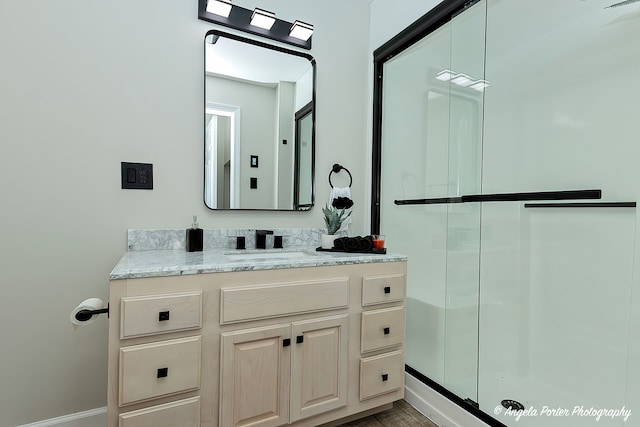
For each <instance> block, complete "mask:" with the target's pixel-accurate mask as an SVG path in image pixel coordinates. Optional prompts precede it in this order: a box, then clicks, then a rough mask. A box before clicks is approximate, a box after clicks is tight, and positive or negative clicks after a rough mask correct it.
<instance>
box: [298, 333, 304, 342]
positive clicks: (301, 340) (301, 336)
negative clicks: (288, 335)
mask: <svg viewBox="0 0 640 427" xmlns="http://www.w3.org/2000/svg"><path fill="white" fill-rule="evenodd" d="M303 342H304V335H298V336H297V337H296V344H302V343H303Z"/></svg>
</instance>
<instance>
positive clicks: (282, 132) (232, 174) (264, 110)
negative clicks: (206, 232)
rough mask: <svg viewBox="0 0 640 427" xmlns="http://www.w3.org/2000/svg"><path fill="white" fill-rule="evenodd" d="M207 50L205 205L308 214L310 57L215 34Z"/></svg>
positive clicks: (312, 130)
mask: <svg viewBox="0 0 640 427" xmlns="http://www.w3.org/2000/svg"><path fill="white" fill-rule="evenodd" d="M204 45H205V73H204V74H205V106H204V109H205V132H204V135H205V140H204V161H205V165H204V202H205V205H206V206H207V207H208V208H210V209H260V210H293V211H301V210H308V209H311V207H312V206H313V203H314V193H313V190H314V169H315V166H314V164H315V80H316V63H315V60H314V59H313V57H312V56H310V55H308V54H306V53H303V52H297V51H293V50H289V49H285V48H281V47H278V46H272V45H269V44H266V43H262V42H260V41H257V40H251V39H246V38H243V37H240V36H237V35H234V34H228V33H224V32H221V31H218V30H211V31H209V32H207V34H206V37H205V43H204Z"/></svg>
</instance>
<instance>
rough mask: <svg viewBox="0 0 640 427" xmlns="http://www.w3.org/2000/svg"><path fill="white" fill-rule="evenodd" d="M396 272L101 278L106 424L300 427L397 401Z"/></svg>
mask: <svg viewBox="0 0 640 427" xmlns="http://www.w3.org/2000/svg"><path fill="white" fill-rule="evenodd" d="M405 274H406V264H405V263H404V262H381V263H369V264H349V265H338V266H326V267H307V268H292V269H277V270H261V271H239V272H231V273H210V274H196V275H188V276H172V277H149V278H137V279H123V280H112V281H111V284H110V296H109V304H110V309H111V311H110V316H109V364H108V369H109V390H108V427H147V426H148V427H159V426H165V425H166V426H169V425H171V426H177V427H194V426H200V427H235V426H255V427H259V426H274V427H275V426H281V425H291V426H297V427H311V426H319V425H322V424H325V423H330V422H337V420H340V419H342V418H347V417H353V416H355V415H356V414H360V413H371V412H374V411H377V410H382V409H386V408H388V406H389V404H390V403H392V402H394V401H396V400H398V399H401V398H402V397H403V396H404V387H403V385H404V360H403V353H402V345H403V343H404V292H405V291H404V287H405ZM386 330H388V332H387V333H385V331H386Z"/></svg>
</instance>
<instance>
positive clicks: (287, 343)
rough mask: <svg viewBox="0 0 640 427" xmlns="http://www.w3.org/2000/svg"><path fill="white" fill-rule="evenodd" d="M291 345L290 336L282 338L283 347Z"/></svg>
mask: <svg viewBox="0 0 640 427" xmlns="http://www.w3.org/2000/svg"><path fill="white" fill-rule="evenodd" d="M290 345H291V339H289V338H285V339H283V340H282V346H283V347H289V346H290Z"/></svg>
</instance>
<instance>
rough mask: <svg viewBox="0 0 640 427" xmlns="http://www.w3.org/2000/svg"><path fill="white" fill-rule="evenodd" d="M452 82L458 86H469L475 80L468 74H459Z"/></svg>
mask: <svg viewBox="0 0 640 427" xmlns="http://www.w3.org/2000/svg"><path fill="white" fill-rule="evenodd" d="M451 83H453V84H457V85H458V86H462V87H467V86H469V85H470V84H472V83H473V80H471V78H470V77H469V76H467V75H466V74H458V75H457V76H455V77H453V78H452V79H451Z"/></svg>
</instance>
